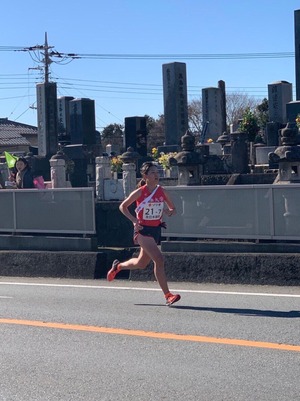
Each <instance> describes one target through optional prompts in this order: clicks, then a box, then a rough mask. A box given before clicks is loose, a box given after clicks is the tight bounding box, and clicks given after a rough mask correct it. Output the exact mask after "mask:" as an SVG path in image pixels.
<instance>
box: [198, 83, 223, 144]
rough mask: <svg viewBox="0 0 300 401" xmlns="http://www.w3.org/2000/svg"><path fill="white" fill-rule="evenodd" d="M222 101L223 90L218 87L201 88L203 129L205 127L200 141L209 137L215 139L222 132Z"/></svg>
mask: <svg viewBox="0 0 300 401" xmlns="http://www.w3.org/2000/svg"><path fill="white" fill-rule="evenodd" d="M223 102H224V100H223V92H222V90H221V89H220V88H213V87H212V88H203V89H202V116H203V129H204V127H206V128H205V129H206V132H205V138H202V141H201V142H205V139H209V138H211V139H213V140H214V141H216V140H217V139H218V138H219V136H220V135H221V134H222V132H224V118H223V112H222V110H223V108H222V107H223ZM205 124H206V125H205Z"/></svg>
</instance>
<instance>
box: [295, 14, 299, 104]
mask: <svg viewBox="0 0 300 401" xmlns="http://www.w3.org/2000/svg"><path fill="white" fill-rule="evenodd" d="M294 30H295V71H296V100H300V10H295V12H294Z"/></svg>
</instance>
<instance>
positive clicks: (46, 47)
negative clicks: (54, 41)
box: [42, 32, 53, 83]
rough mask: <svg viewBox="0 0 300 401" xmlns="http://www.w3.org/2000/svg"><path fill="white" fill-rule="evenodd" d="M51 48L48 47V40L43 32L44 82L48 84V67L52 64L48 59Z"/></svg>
mask: <svg viewBox="0 0 300 401" xmlns="http://www.w3.org/2000/svg"><path fill="white" fill-rule="evenodd" d="M52 47H53V46H48V38H47V32H45V44H44V50H45V51H44V53H42V54H43V55H44V59H43V62H44V74H45V75H44V82H45V83H48V82H49V65H50V64H51V63H52V60H51V59H50V56H49V49H51V48H52Z"/></svg>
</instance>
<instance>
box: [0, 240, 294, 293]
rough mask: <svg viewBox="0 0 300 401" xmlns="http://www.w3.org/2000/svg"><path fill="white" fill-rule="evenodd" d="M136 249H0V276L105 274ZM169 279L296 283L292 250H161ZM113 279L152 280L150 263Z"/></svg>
mask: <svg viewBox="0 0 300 401" xmlns="http://www.w3.org/2000/svg"><path fill="white" fill-rule="evenodd" d="M135 251H136V249H135V248H129V249H107V250H101V252H66V251H65V252H64V251H61V252H51V251H0V276H11V277H58V278H79V279H81V278H82V279H100V278H105V277H106V273H107V271H108V270H109V268H110V266H111V263H112V261H113V260H114V259H119V260H120V261H122V260H126V259H128V258H130V257H131V256H132V255H133V253H134V252H135ZM164 256H165V266H166V274H167V277H168V280H169V281H186V282H194V283H220V284H253V285H279V286H281V285H285V286H300V257H299V254H297V253H289V254H283V253H277V254H267V253H255V254H251V253H235V254H232V253H226V254H222V253H182V252H172V253H164ZM117 278H118V279H130V280H132V281H153V280H155V278H154V275H153V268H152V266H150V267H148V268H147V269H145V270H134V271H131V272H130V274H129V272H128V271H124V272H121V273H119V274H118V276H117Z"/></svg>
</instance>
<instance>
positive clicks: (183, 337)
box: [0, 319, 300, 352]
mask: <svg viewBox="0 0 300 401" xmlns="http://www.w3.org/2000/svg"><path fill="white" fill-rule="evenodd" d="M0 323H3V324H17V325H21V326H34V327H45V328H49V329H62V330H74V331H87V332H94V333H104V334H119V335H126V336H137V337H148V338H159V339H162V340H177V341H192V342H199V343H213V344H223V345H236V346H240V347H254V348H269V349H276V350H282V351H294V352H300V345H289V344H279V343H269V342H262V341H249V340H239V339H231V338H217V337H206V336H196V335H188V334H175V333H157V332H154V331H143V330H131V329H117V328H111V327H101V326H86V325H79V324H67V323H55V322H41V321H37V320H18V319H0Z"/></svg>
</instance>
